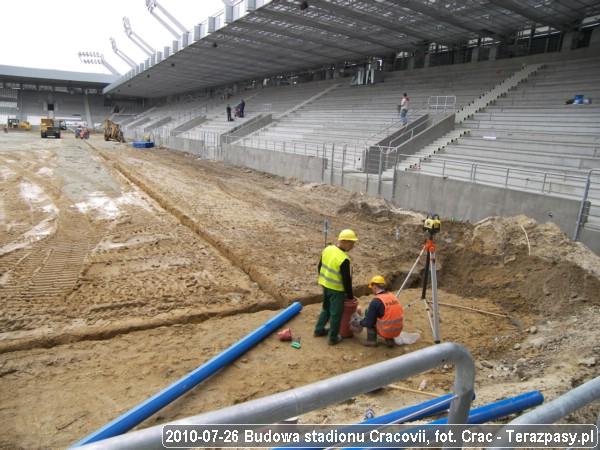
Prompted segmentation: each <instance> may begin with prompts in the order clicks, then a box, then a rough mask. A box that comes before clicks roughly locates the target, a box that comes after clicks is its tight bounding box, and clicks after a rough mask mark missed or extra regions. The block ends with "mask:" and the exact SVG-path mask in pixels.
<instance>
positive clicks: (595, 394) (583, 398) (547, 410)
mask: <svg viewBox="0 0 600 450" xmlns="http://www.w3.org/2000/svg"><path fill="white" fill-rule="evenodd" d="M599 399H600V377H596V378H594V379H592V380H590V381H588V382H587V383H584V384H582V385H581V386H578V387H576V388H575V389H571V390H570V391H569V392H567V393H566V394H563V395H561V396H560V397H558V398H557V399H555V400H552V401H551V402H549V403H545V404H543V405H542V406H540V407H539V408H536V409H534V410H533V411H530V412H528V413H527V414H523V415H522V416H519V417H517V418H516V419H515V420H513V421H512V422H510V423H509V425H527V424H546V423H554V422H556V421H557V420H559V419H561V418H562V417H565V416H567V415H569V414H571V413H572V412H573V411H576V410H578V409H579V408H582V407H584V406H586V405H587V404H589V403H592V402H593V401H595V400H599ZM500 448H505V449H506V448H510V447H509V446H508V445H507V443H506V442H505V441H502V440H499V441H498V447H494V448H492V449H488V450H499V449H500Z"/></svg>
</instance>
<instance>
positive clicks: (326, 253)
mask: <svg viewBox="0 0 600 450" xmlns="http://www.w3.org/2000/svg"><path fill="white" fill-rule="evenodd" d="M357 241H358V237H357V236H356V233H355V232H354V231H352V230H349V229H346V230H342V231H341V232H340V234H339V235H338V241H337V244H335V245H328V246H327V247H325V248H324V249H323V252H322V253H321V259H320V260H319V265H318V270H319V284H320V285H321V286H323V309H322V310H321V314H320V315H319V319H318V321H317V325H316V326H315V332H314V335H315V336H317V337H319V336H328V337H329V345H335V344H337V343H338V342H340V341H341V340H342V338H341V336H340V335H339V332H340V322H341V320H342V314H343V312H344V301H345V300H346V299H354V294H353V293H352V273H351V271H350V258H349V257H348V254H347V253H348V252H349V251H350V250H352V248H353V247H354V244H356V242H357ZM327 322H329V329H327V328H325V325H327Z"/></svg>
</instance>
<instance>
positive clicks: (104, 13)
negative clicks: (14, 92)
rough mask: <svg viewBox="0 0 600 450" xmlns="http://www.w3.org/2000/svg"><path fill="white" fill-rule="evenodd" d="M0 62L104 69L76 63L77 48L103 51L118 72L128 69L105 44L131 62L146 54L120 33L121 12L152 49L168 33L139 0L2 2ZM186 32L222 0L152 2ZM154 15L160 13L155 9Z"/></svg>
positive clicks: (162, 43)
mask: <svg viewBox="0 0 600 450" xmlns="http://www.w3.org/2000/svg"><path fill="white" fill-rule="evenodd" d="M1 3H2V5H1V8H0V10H1V14H0V15H1V17H2V25H1V26H0V42H1V43H2V44H0V64H5V65H12V66H23V67H35V68H42V69H58V70H74V71H79V72H102V73H109V72H108V71H107V70H106V69H105V68H104V67H103V66H101V65H87V64H83V63H82V62H80V61H79V57H78V56H77V52H79V51H98V52H102V53H104V57H105V59H106V60H107V62H108V63H109V64H110V65H112V66H113V67H114V68H115V69H117V70H118V71H119V72H121V73H125V72H127V71H128V70H129V69H130V67H129V66H128V65H127V64H125V62H123V61H122V60H121V59H120V58H119V57H118V56H117V55H115V54H114V52H113V50H112V47H111V45H110V42H109V38H110V37H111V36H112V37H114V38H115V39H116V41H117V46H118V47H119V49H120V50H122V51H123V52H124V53H125V54H127V55H128V56H130V57H131V58H133V60H134V61H136V62H142V61H144V60H145V59H146V58H147V56H146V54H145V53H143V52H142V50H140V49H139V48H138V47H137V46H136V45H135V44H134V43H133V42H131V40H130V39H129V38H127V36H126V35H125V33H124V31H123V21H122V18H123V16H127V17H129V19H130V21H131V28H132V29H133V31H134V32H136V33H137V34H139V35H140V37H141V38H142V39H144V40H145V41H146V42H148V43H149V44H150V45H152V46H153V47H154V49H156V50H160V49H162V48H163V47H164V46H165V45H169V44H170V43H171V42H172V41H173V36H172V35H171V33H169V32H168V31H167V30H166V29H165V28H164V27H163V25H161V24H160V23H159V22H158V21H157V20H156V19H155V18H154V17H153V16H152V15H151V14H150V13H149V12H148V10H147V9H146V2H145V0H96V1H93V0H83V1H82V0H49V1H41V0H34V1H23V0H21V1H18V0H17V1H9V0H2V2H1ZM158 3H159V4H160V5H162V6H163V7H164V8H165V9H167V10H168V11H169V12H170V13H171V14H172V15H173V16H174V17H175V18H176V19H177V20H179V21H180V22H181V23H182V24H183V25H184V26H185V27H186V28H187V29H188V30H189V29H192V28H193V26H194V25H196V24H198V23H200V22H202V21H203V20H205V19H206V18H207V17H208V16H209V15H214V14H215V13H216V12H218V11H221V10H222V9H223V2H222V0H158ZM157 13H158V15H159V16H161V17H163V16H162V14H161V13H160V12H159V11H157Z"/></svg>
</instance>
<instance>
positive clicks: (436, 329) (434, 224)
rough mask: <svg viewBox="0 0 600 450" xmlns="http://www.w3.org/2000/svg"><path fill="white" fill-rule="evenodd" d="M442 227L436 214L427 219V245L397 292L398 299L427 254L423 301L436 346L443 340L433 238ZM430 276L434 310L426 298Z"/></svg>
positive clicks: (422, 293)
mask: <svg viewBox="0 0 600 450" xmlns="http://www.w3.org/2000/svg"><path fill="white" fill-rule="evenodd" d="M441 225H442V223H441V221H440V219H439V217H438V216H437V215H436V214H434V215H433V216H431V217H427V219H425V221H424V222H423V230H424V231H425V232H426V233H427V238H426V240H425V244H424V245H423V248H422V249H421V253H419V256H417V259H416V261H415V263H414V264H413V265H412V267H411V268H410V270H409V272H408V275H407V276H406V278H405V279H404V282H403V283H402V286H400V289H398V292H396V297H398V296H399V295H400V292H402V289H404V286H406V283H407V282H408V279H409V278H410V276H411V275H412V273H413V272H414V270H415V268H416V267H417V264H418V263H419V261H420V260H421V257H422V256H423V253H426V254H427V255H426V259H425V267H424V268H423V289H422V291H421V300H423V302H424V304H425V311H426V312H427V318H428V319H429V325H430V326H431V332H432V334H433V341H434V342H435V343H436V344H439V343H440V342H441V338H440V314H439V304H438V297H437V271H436V261H435V242H434V240H433V237H434V235H435V234H436V233H438V232H439V231H440V229H441ZM429 274H431V303H432V308H429V304H428V303H427V299H426V298H425V296H426V294H427V284H428V281H429ZM411 304H412V303H409V304H408V305H406V306H407V307H409V306H410V305H411Z"/></svg>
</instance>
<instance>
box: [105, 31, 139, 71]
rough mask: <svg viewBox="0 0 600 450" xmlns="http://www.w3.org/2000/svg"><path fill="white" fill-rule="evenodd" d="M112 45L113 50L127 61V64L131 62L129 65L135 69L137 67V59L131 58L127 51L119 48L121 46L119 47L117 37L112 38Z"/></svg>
mask: <svg viewBox="0 0 600 450" xmlns="http://www.w3.org/2000/svg"><path fill="white" fill-rule="evenodd" d="M110 45H111V46H112V49H113V52H115V54H116V55H117V56H118V57H119V58H121V59H122V60H123V61H125V62H126V63H127V64H129V66H130V67H131V68H132V69H135V68H136V67H137V64H136V63H135V61H134V60H133V59H131V58H130V57H129V56H127V55H126V54H125V53H123V52H122V51H121V50H119V48H118V47H117V41H116V40H115V38H113V37H111V38H110Z"/></svg>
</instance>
